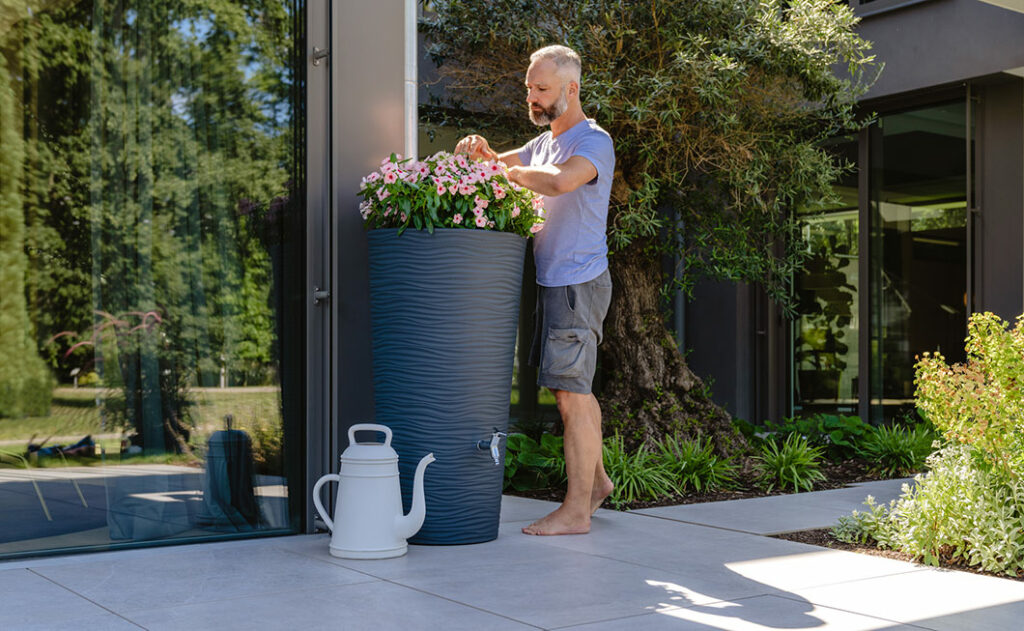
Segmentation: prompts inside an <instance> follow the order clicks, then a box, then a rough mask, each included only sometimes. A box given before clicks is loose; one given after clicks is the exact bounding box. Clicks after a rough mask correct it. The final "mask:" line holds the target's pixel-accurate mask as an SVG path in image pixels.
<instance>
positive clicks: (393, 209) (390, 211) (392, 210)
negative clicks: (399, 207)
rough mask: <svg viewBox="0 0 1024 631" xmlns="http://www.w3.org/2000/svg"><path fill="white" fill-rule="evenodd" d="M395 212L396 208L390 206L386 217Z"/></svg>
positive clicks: (385, 214) (385, 212)
mask: <svg viewBox="0 0 1024 631" xmlns="http://www.w3.org/2000/svg"><path fill="white" fill-rule="evenodd" d="M393 212H395V208H394V206H388V209H387V210H385V211H384V216H385V217H387V216H388V215H390V214H391V213H393Z"/></svg>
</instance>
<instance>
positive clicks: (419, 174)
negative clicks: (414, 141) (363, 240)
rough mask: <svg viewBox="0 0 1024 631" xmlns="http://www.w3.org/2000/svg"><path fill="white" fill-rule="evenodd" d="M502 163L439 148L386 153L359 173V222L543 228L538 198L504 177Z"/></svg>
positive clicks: (527, 231)
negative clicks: (424, 153) (421, 155)
mask: <svg viewBox="0 0 1024 631" xmlns="http://www.w3.org/2000/svg"><path fill="white" fill-rule="evenodd" d="M507 173H508V171H507V168H506V166H505V164H504V163H502V162H498V161H483V162H477V161H473V160H469V159H468V158H467V157H466V156H463V155H454V154H451V153H447V152H444V151H441V152H438V153H435V154H434V155H432V156H430V157H429V158H426V159H424V160H413V159H411V158H406V159H403V158H402V157H401V156H400V155H396V154H391V156H390V157H388V158H385V159H384V160H383V161H382V162H381V165H380V168H379V169H377V170H375V171H373V172H372V173H370V174H369V175H367V176H366V177H364V178H363V180H362V182H361V183H360V186H359V190H360V192H359V195H361V196H362V197H363V201H362V203H360V204H359V212H360V214H361V215H362V217H363V222H364V224H363V225H364V226H365V227H366V228H367V229H372V228H397V229H398V232H399V234H401V233H402V232H404V231H405V230H407V229H409V228H414V229H416V230H427V231H428V232H431V233H432V232H433V231H434V229H435V228H466V229H473V230H496V231H499V232H511V233H514V234H518V235H520V236H524V237H529V236H530V235H531V234H533V233H536V232H538V231H539V230H541V229H542V228H543V227H544V202H543V198H542V197H541V196H539V195H537V194H536V193H534V192H533V191H530V190H528V189H525V188H523V187H521V186H519V185H518V184H515V183H513V182H510V181H509V179H508V176H507Z"/></svg>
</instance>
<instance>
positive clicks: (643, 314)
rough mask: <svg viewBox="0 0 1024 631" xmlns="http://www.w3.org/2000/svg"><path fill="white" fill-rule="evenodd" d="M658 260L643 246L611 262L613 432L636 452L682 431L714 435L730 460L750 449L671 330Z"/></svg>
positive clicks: (607, 326)
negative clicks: (732, 455) (712, 396)
mask: <svg viewBox="0 0 1024 631" xmlns="http://www.w3.org/2000/svg"><path fill="white" fill-rule="evenodd" d="M652 259H653V257H651V256H648V255H644V253H643V245H642V244H634V245H632V246H630V247H628V248H626V249H625V250H622V251H620V252H617V253H615V254H614V255H613V256H612V257H610V263H611V276H612V283H613V286H614V289H613V295H612V304H611V308H610V309H609V311H608V316H607V317H606V318H605V322H604V341H603V342H602V344H601V346H600V347H599V350H600V356H599V357H600V362H601V369H602V375H603V378H604V379H603V382H602V388H601V395H600V397H599V398H600V403H601V409H602V412H603V417H604V427H605V434H606V435H611V434H613V433H618V434H620V435H621V436H622V437H623V439H624V440H625V442H626V445H627V447H630V448H636V447H638V446H639V445H641V444H643V443H645V442H646V443H647V444H648V445H651V444H652V443H653V442H654V441H657V440H659V439H661V438H662V437H663V436H666V435H669V436H671V435H673V434H676V433H678V434H679V435H680V436H681V437H684V438H696V437H698V436H706V437H710V438H711V439H712V441H713V443H714V445H715V451H716V452H718V453H720V454H722V455H731V454H735V453H737V452H739V451H742V450H744V449H745V448H746V446H747V445H746V441H745V440H744V438H743V436H742V434H740V433H739V432H738V431H737V430H736V429H735V428H734V427H733V425H732V420H731V418H730V416H729V414H728V413H727V412H726V411H725V410H723V409H722V408H721V407H719V406H718V405H716V404H715V403H714V402H713V401H712V400H711V398H710V390H709V389H708V388H706V387H705V385H704V382H703V381H702V380H701V379H700V378H699V377H698V376H697V375H695V374H694V373H693V371H691V370H690V368H689V367H688V366H687V365H686V361H685V360H684V358H683V355H682V353H681V352H680V350H679V348H678V347H677V345H676V340H675V337H674V336H673V334H672V332H671V331H669V330H668V328H667V327H666V325H665V319H664V312H663V309H662V306H661V293H660V290H661V286H660V285H659V282H660V279H661V274H660V269H659V265H658V262H657V260H656V259H654V260H652ZM624 288H628V290H626V289H624Z"/></svg>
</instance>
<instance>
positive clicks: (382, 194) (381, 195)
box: [377, 188, 391, 201]
mask: <svg viewBox="0 0 1024 631" xmlns="http://www.w3.org/2000/svg"><path fill="white" fill-rule="evenodd" d="M390 195H391V193H389V192H388V189H386V188H380V189H378V190H377V199H379V200H380V201H384V200H385V199H387V198H388V197H389V196H390Z"/></svg>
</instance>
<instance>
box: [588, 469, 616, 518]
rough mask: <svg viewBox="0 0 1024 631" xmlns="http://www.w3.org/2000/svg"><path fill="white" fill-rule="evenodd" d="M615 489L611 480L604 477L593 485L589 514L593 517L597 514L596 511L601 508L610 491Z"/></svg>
mask: <svg viewBox="0 0 1024 631" xmlns="http://www.w3.org/2000/svg"><path fill="white" fill-rule="evenodd" d="M614 489H615V485H614V484H612V481H611V478H609V477H608V476H605V478H604V480H601V481H599V482H595V483H594V490H593V491H591V492H590V514H591V515H593V514H594V513H596V512H597V509H599V508H601V504H604V500H605V498H607V497H608V496H609V495H611V494H612V490H614Z"/></svg>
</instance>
